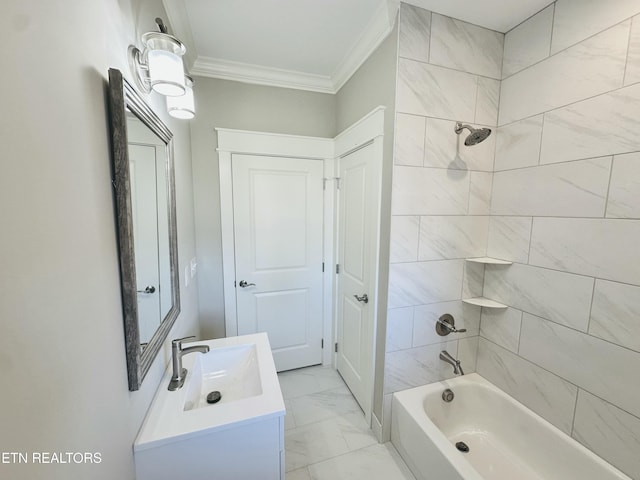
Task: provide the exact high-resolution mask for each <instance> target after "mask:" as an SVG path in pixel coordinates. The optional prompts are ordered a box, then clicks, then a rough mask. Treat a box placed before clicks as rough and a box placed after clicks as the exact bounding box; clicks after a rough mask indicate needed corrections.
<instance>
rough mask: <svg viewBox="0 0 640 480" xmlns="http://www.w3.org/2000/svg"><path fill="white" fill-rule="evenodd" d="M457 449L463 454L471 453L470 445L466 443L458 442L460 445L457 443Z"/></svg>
mask: <svg viewBox="0 0 640 480" xmlns="http://www.w3.org/2000/svg"><path fill="white" fill-rule="evenodd" d="M456 448H457V449H458V450H460V451H461V452H463V453H467V452H468V451H469V445H467V444H466V443H464V442H458V443H456Z"/></svg>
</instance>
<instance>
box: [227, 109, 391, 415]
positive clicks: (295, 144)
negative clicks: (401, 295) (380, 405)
mask: <svg viewBox="0 0 640 480" xmlns="http://www.w3.org/2000/svg"><path fill="white" fill-rule="evenodd" d="M383 130H384V107H378V108H376V109H374V110H373V111H372V112H371V113H369V114H368V115H366V116H365V117H363V118H362V119H361V120H360V121H358V122H356V123H355V124H354V125H352V126H351V127H349V128H348V129H346V130H345V131H344V132H343V133H341V134H340V135H338V136H337V137H336V138H335V139H328V138H318V137H303V136H297V135H282V134H271V133H264V132H249V131H241V130H230V129H216V132H217V135H218V158H219V174H220V204H221V227H222V250H223V259H222V261H223V277H224V298H225V327H226V335H227V336H232V335H237V334H239V333H240V332H239V324H238V317H237V305H236V293H235V291H236V288H235V287H234V281H235V280H236V278H235V267H236V265H235V259H236V253H235V240H234V223H233V207H234V205H233V187H232V184H233V181H232V180H233V175H232V170H233V169H232V158H233V157H234V154H255V155H266V156H276V157H294V158H306V159H315V160H322V161H323V164H324V177H325V184H326V191H325V197H324V245H323V251H324V256H323V259H324V264H325V274H324V279H323V285H324V288H323V297H324V298H323V305H324V308H323V318H324V326H323V329H324V330H323V331H324V335H323V338H324V343H325V348H324V350H323V353H322V358H323V364H330V363H332V364H334V365H337V362H338V359H337V356H338V354H336V353H334V351H333V348H327V347H328V345H330V344H331V342H333V341H337V340H338V331H339V330H340V328H342V326H341V319H340V318H339V317H338V285H337V278H338V277H339V276H338V275H336V274H335V270H334V268H335V264H336V263H337V254H338V247H337V243H338V236H337V235H336V232H335V231H336V229H337V223H338V222H337V217H338V212H337V210H338V208H337V200H338V196H337V195H336V194H335V185H336V184H337V182H336V181H335V177H337V176H338V175H339V169H338V164H339V162H340V159H339V157H347V156H348V154H349V153H356V150H358V149H359V148H361V147H363V146H367V145H368V144H371V145H369V146H368V147H367V148H372V149H373V156H374V157H375V162H376V164H375V165H376V172H377V173H376V174H374V179H373V180H372V185H373V187H372V192H373V191H375V192H376V193H377V194H378V196H377V199H375V200H372V203H371V205H370V206H372V208H373V211H374V212H375V213H374V214H373V217H374V220H375V222H374V223H372V224H371V225H370V226H369V227H367V229H368V231H369V233H370V239H371V241H372V244H371V247H370V248H368V254H366V255H367V259H368V260H367V262H368V263H369V265H370V266H371V268H370V272H369V273H370V275H369V276H370V282H371V283H370V285H369V295H368V296H369V303H368V304H367V312H368V314H367V315H368V318H370V319H371V320H370V321H367V322H363V325H364V330H363V333H362V335H361V336H360V338H361V339H369V340H367V341H366V343H367V344H366V345H365V346H364V349H361V357H362V358H363V359H365V360H364V362H365V363H366V366H365V365H364V364H363V368H364V369H366V370H361V371H362V372H363V373H362V374H361V375H360V377H361V378H362V379H363V382H362V386H361V387H357V388H356V387H354V386H353V385H349V386H350V388H351V389H352V390H358V391H359V392H363V394H362V398H360V399H359V400H358V401H359V402H360V403H361V406H362V408H363V410H364V412H365V416H366V418H367V421H370V419H371V404H372V400H373V369H374V345H375V331H376V325H375V319H376V318H377V289H378V257H379V249H380V248H379V238H380V233H379V219H380V195H379V194H380V188H381V186H380V168H381V164H382V140H383ZM376 175H377V177H376ZM239 280H240V279H238V281H239ZM249 283H255V282H249ZM360 293H363V292H360ZM354 300H355V299H354ZM328 307H332V308H328ZM348 328H350V327H348ZM342 341H343V343H344V340H342ZM347 341H348V340H347ZM363 341H364V340H363ZM353 343H354V344H355V342H353ZM339 350H340V349H339ZM349 355H351V354H349ZM365 372H366V373H365ZM352 383H353V382H352Z"/></svg>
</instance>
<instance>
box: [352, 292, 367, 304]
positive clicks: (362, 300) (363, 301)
mask: <svg viewBox="0 0 640 480" xmlns="http://www.w3.org/2000/svg"><path fill="white" fill-rule="evenodd" d="M354 297H356V300H358V301H359V302H362V303H369V297H368V296H367V294H366V293H365V294H363V295H362V296H361V297H359V296H358V295H354Z"/></svg>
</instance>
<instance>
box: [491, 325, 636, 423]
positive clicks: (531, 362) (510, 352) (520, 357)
mask: <svg viewBox="0 0 640 480" xmlns="http://www.w3.org/2000/svg"><path fill="white" fill-rule="evenodd" d="M482 338H483V339H484V340H485V341H487V342H489V343H492V344H493V345H495V346H496V347H498V348H500V349H501V350H504V351H505V352H507V353H508V354H511V355H515V356H517V357H518V358H519V359H520V360H523V361H525V362H526V363H529V364H531V365H533V366H535V367H536V368H539V369H541V370H544V371H545V372H547V373H549V374H551V375H553V376H554V377H557V378H559V379H560V380H562V381H563V382H565V383H568V384H569V385H572V386H574V387H575V388H576V389H580V390H582V391H584V392H587V393H588V394H590V395H593V396H594V397H596V398H598V399H600V400H601V401H603V402H605V403H607V404H609V405H611V406H613V407H615V408H617V409H618V410H620V411H622V412H624V413H626V414H627V415H630V416H632V417H634V418H638V419H640V416H639V415H635V414H633V413H631V412H628V411H627V410H625V409H624V408H622V407H620V406H619V405H616V404H615V403H613V402H611V401H609V400H606V399H604V398H602V397H601V396H600V395H596V394H595V393H593V392H591V391H589V390H587V389H586V388H584V387H581V386H580V385H578V384H576V383H575V382H572V381H570V380H567V379H566V378H564V377H562V376H560V375H558V374H557V373H554V372H553V371H551V370H549V369H548V368H545V367H543V366H541V365H538V364H537V363H535V362H533V361H531V360H529V359H528V358H526V357H523V356H521V355H520V354H517V353H513V352H512V351H511V350H509V349H508V348H505V347H503V346H502V345H499V344H497V343H496V342H494V341H492V340H490V339H488V338H484V337H482ZM480 375H482V374H480ZM487 380H488V379H487ZM492 383H493V382H492ZM501 390H502V389H501ZM507 393H508V392H507ZM516 400H517V399H516ZM520 403H522V402H520ZM536 415H537V413H536ZM540 416H541V417H542V415H540ZM543 418H544V417H543Z"/></svg>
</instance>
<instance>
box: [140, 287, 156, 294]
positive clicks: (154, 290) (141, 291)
mask: <svg viewBox="0 0 640 480" xmlns="http://www.w3.org/2000/svg"><path fill="white" fill-rule="evenodd" d="M138 293H156V287H154V286H153V285H147V287H146V288H145V289H144V290H138Z"/></svg>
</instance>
